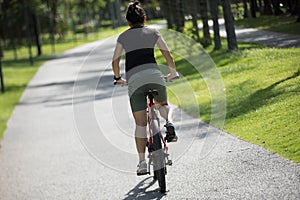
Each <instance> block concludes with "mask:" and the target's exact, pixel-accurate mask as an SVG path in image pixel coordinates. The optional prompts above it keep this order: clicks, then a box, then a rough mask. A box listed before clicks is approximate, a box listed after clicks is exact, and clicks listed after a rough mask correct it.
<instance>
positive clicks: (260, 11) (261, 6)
mask: <svg viewBox="0 0 300 200" xmlns="http://www.w3.org/2000/svg"><path fill="white" fill-rule="evenodd" d="M258 6H259V13H260V14H261V15H262V14H263V13H264V9H263V5H262V0H258Z"/></svg>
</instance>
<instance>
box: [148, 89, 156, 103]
mask: <svg viewBox="0 0 300 200" xmlns="http://www.w3.org/2000/svg"><path fill="white" fill-rule="evenodd" d="M154 95H158V91H157V90H149V91H148V92H147V96H148V98H149V100H150V105H151V106H153V105H154Z"/></svg>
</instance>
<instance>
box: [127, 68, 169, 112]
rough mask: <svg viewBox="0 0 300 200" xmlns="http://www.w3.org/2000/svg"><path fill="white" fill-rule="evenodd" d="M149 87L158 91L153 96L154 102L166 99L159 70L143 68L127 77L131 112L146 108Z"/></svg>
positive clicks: (163, 83)
mask: <svg viewBox="0 0 300 200" xmlns="http://www.w3.org/2000/svg"><path fill="white" fill-rule="evenodd" d="M150 89H152V90H153V89H155V90H157V91H158V95H155V96H154V100H155V101H156V102H164V101H167V91H166V83H165V80H164V77H163V75H162V73H161V72H160V71H159V70H144V71H142V72H138V73H137V74H135V75H133V76H132V77H131V78H130V79H129V81H128V93H129V99H130V106H131V110H132V112H137V111H141V110H145V109H146V108H147V96H146V93H147V92H148V91H149V90H150Z"/></svg>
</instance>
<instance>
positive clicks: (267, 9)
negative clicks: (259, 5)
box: [263, 0, 273, 15]
mask: <svg viewBox="0 0 300 200" xmlns="http://www.w3.org/2000/svg"><path fill="white" fill-rule="evenodd" d="M263 1H264V7H263V13H264V15H273V11H272V7H271V0H263Z"/></svg>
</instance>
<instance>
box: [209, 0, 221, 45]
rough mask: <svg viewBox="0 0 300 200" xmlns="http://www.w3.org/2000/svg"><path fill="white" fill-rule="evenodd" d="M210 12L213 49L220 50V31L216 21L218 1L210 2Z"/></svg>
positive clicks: (211, 0) (212, 0)
mask: <svg viewBox="0 0 300 200" xmlns="http://www.w3.org/2000/svg"><path fill="white" fill-rule="evenodd" d="M209 5H210V12H211V16H212V20H213V30H214V43H215V46H214V49H215V50H218V49H221V47H222V44H221V38H220V29H219V21H218V14H219V13H218V0H210V1H209Z"/></svg>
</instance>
